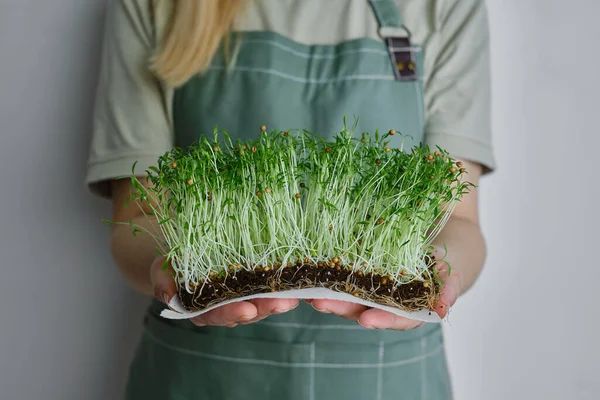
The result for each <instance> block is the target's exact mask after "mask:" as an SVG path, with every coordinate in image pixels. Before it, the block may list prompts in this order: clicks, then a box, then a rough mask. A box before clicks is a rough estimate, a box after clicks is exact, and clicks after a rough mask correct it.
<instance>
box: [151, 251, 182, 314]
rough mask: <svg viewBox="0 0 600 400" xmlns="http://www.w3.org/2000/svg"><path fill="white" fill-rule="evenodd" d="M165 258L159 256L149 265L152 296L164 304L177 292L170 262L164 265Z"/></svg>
mask: <svg viewBox="0 0 600 400" xmlns="http://www.w3.org/2000/svg"><path fill="white" fill-rule="evenodd" d="M164 263H165V258H164V257H159V258H157V259H156V260H154V262H153V263H152V265H151V266H150V281H151V282H152V287H153V288H154V296H155V297H156V298H157V299H158V300H159V301H162V302H163V303H165V304H168V303H169V301H170V300H171V298H172V297H173V296H175V295H176V294H177V287H176V286H175V280H174V279H173V276H174V272H173V268H171V264H167V266H166V267H164Z"/></svg>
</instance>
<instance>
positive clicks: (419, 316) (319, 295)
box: [160, 288, 442, 322]
mask: <svg viewBox="0 0 600 400" xmlns="http://www.w3.org/2000/svg"><path fill="white" fill-rule="evenodd" d="M258 298H261V299H265V298H266V299H331V300H342V301H348V302H351V303H357V304H362V305H364V306H367V307H372V308H378V309H380V310H384V311H389V312H391V313H394V314H396V315H399V316H401V317H406V318H409V319H412V320H416V321H424V322H441V321H442V319H441V318H440V317H439V316H438V315H437V314H436V313H434V312H430V311H429V310H421V311H418V312H406V311H402V310H400V309H397V308H394V307H389V306H383V305H381V304H377V303H373V302H371V301H366V300H363V299H361V298H357V297H354V296H352V295H350V294H348V293H342V292H336V291H334V290H331V289H327V288H308V289H295V290H285V291H281V292H272V293H259V294H253V295H251V296H245V297H239V298H236V299H231V300H226V301H223V302H221V303H218V304H215V305H213V306H211V307H209V308H206V309H204V310H201V311H196V312H189V311H187V310H186V309H185V308H183V305H182V304H181V301H180V299H179V296H174V297H173V298H172V299H171V301H170V302H169V307H170V308H172V310H168V309H166V310H163V311H162V312H161V314H160V315H161V317H164V318H167V319H189V318H193V317H197V316H198V315H202V314H204V313H205V312H208V311H210V310H213V309H215V308H217V307H220V306H223V305H225V304H229V303H235V302H238V301H243V300H250V299H258ZM315 312H318V311H315Z"/></svg>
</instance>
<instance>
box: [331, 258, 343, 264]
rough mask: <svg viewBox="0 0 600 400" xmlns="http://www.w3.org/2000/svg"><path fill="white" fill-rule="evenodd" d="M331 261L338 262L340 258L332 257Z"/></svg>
mask: <svg viewBox="0 0 600 400" xmlns="http://www.w3.org/2000/svg"><path fill="white" fill-rule="evenodd" d="M331 261H333V262H334V263H336V264H339V263H340V261H341V260H340V258H339V257H333V259H332V260H331Z"/></svg>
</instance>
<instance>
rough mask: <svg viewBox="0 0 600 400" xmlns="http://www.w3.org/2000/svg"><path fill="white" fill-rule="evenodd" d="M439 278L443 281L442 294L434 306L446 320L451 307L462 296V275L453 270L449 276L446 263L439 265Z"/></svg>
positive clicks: (434, 309)
mask: <svg viewBox="0 0 600 400" xmlns="http://www.w3.org/2000/svg"><path fill="white" fill-rule="evenodd" d="M439 264H441V265H439V266H438V267H437V268H438V277H439V279H440V281H442V292H441V293H440V297H439V298H438V300H437V302H436V303H435V305H434V306H433V311H435V312H436V313H437V314H438V315H439V316H440V318H445V317H446V315H447V314H448V310H449V309H450V307H452V306H453V305H454V303H456V300H457V299H458V296H459V295H460V290H461V289H460V275H459V274H458V272H457V271H455V270H451V273H450V275H448V266H447V265H446V264H444V263H439Z"/></svg>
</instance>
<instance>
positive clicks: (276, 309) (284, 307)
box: [240, 299, 300, 325]
mask: <svg viewBox="0 0 600 400" xmlns="http://www.w3.org/2000/svg"><path fill="white" fill-rule="evenodd" d="M255 300H269V301H260V302H257V301H255ZM273 300H277V303H271V302H272V301H273ZM279 300H284V299H254V300H250V301H251V302H252V303H253V304H254V305H255V306H256V308H257V309H258V315H257V316H256V317H255V318H253V319H251V320H249V321H243V322H240V324H242V325H249V324H252V323H254V322H258V321H261V320H263V319H265V318H267V317H268V316H270V315H273V314H283V313H285V312H288V311H292V310H293V309H294V308H296V307H298V305H299V304H300V302H299V300H297V299H286V300H288V301H286V302H284V303H281V302H279ZM290 303H291V304H290ZM289 305H291V307H289V308H288V306H289ZM265 310H270V311H267V312H265Z"/></svg>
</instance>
